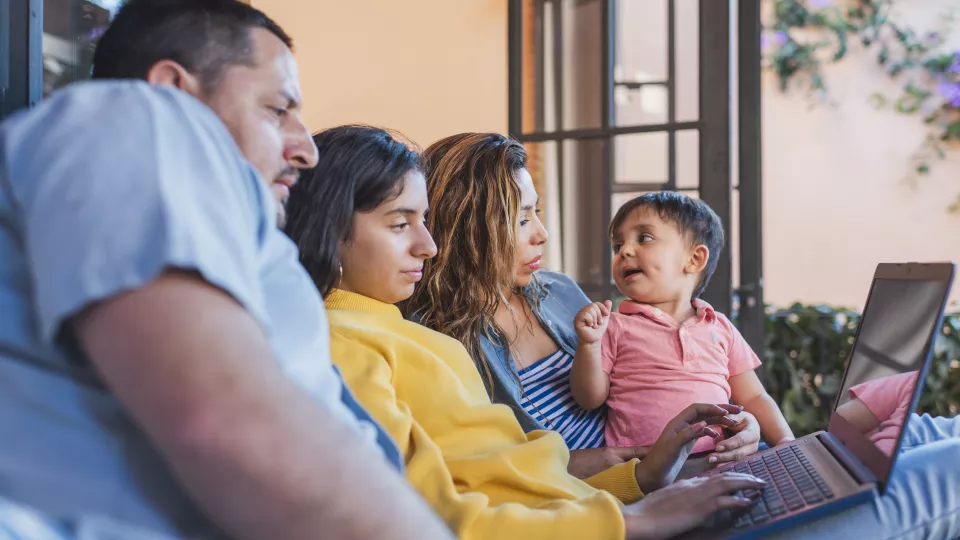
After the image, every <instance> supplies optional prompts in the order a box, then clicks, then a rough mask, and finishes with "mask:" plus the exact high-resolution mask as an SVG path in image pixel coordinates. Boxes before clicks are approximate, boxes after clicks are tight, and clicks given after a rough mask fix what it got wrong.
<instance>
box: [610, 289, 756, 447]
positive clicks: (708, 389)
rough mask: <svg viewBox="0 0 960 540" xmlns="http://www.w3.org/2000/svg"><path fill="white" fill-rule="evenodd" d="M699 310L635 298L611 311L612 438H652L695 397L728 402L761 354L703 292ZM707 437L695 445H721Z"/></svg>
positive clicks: (646, 442)
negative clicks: (679, 315)
mask: <svg viewBox="0 0 960 540" xmlns="http://www.w3.org/2000/svg"><path fill="white" fill-rule="evenodd" d="M693 306H694V308H695V309H696V310H697V313H696V315H695V316H693V317H691V318H690V319H688V320H687V321H686V322H684V323H683V324H678V323H677V321H675V320H674V319H673V317H671V316H670V315H667V314H666V313H663V312H662V311H660V310H659V309H656V308H653V307H650V306H648V305H645V304H639V303H636V302H632V301H624V302H622V303H621V304H620V309H619V313H612V314H611V315H610V323H609V325H608V326H607V332H606V334H604V336H603V341H602V345H601V346H602V353H601V356H602V358H603V370H604V371H605V372H607V374H608V375H609V376H610V396H609V397H608V398H607V406H608V408H609V412H608V414H607V428H606V438H607V446H651V445H653V443H654V442H655V441H656V440H657V437H659V436H660V433H661V432H662V431H663V428H664V427H666V425H667V422H669V421H670V420H672V419H673V418H675V417H676V416H677V415H678V414H680V411H682V410H683V409H685V408H686V407H688V406H690V405H691V404H693V403H728V402H729V401H730V384H729V382H728V379H729V378H730V377H733V376H735V375H739V374H741V373H745V372H747V371H752V370H754V369H757V367H759V366H760V359H759V358H757V355H756V354H754V352H753V350H752V349H751V348H750V346H749V345H747V342H746V341H745V340H744V339H743V336H741V335H740V332H739V331H738V330H737V329H736V327H734V326H733V324H732V323H731V322H730V320H729V319H727V318H726V317H725V316H724V315H723V314H722V313H717V312H715V311H714V310H713V308H712V307H710V305H709V304H707V303H706V302H703V301H702V300H695V301H694V304H693ZM714 446H715V441H714V440H713V439H711V438H710V437H703V438H701V439H700V440H699V441H697V443H696V446H694V448H693V452H704V451H708V450H713V448H714Z"/></svg>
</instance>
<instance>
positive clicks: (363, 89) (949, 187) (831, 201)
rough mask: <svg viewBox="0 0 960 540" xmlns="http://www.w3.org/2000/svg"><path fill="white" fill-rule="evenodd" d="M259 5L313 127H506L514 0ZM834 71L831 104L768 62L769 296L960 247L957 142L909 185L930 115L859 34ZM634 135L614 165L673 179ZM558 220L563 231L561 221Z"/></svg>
mask: <svg viewBox="0 0 960 540" xmlns="http://www.w3.org/2000/svg"><path fill="white" fill-rule="evenodd" d="M638 1H639V0H638ZM953 1H954V0H898V2H897V4H896V5H897V6H898V9H899V10H900V12H901V13H902V14H903V15H902V16H903V17H904V20H909V21H910V22H911V24H912V25H913V26H914V27H915V28H918V29H923V28H924V27H927V26H931V25H933V24H935V22H936V18H937V16H938V15H939V14H940V13H943V11H944V10H945V9H946V8H947V7H948V6H950V5H951V2H953ZM639 3H640V4H643V5H646V6H649V9H650V11H644V10H641V9H630V10H625V12H624V17H625V18H626V17H628V16H635V17H637V21H634V22H633V23H631V21H629V20H623V21H622V23H621V30H622V32H623V34H624V36H626V38H625V46H626V47H629V48H631V50H630V51H627V52H625V54H623V57H624V58H625V63H626V64H628V65H625V66H624V68H625V73H623V75H624V76H625V77H626V78H632V77H633V76H634V75H635V74H637V72H641V71H642V72H645V75H647V76H656V75H659V74H660V73H659V71H662V67H663V66H662V65H661V64H663V61H664V54H665V39H663V38H664V36H656V35H655V34H656V28H659V26H656V25H653V24H651V23H650V20H653V19H656V20H661V19H664V14H663V13H660V11H662V10H659V11H658V9H659V8H657V7H656V6H659V5H660V4H661V2H659V0H643V1H641V2H639ZM253 4H254V5H255V6H257V7H259V8H261V9H264V10H265V11H266V12H267V13H268V14H270V15H271V16H273V17H274V18H276V19H277V21H278V22H280V24H282V25H283V26H284V27H285V28H286V29H287V30H288V31H289V32H290V33H291V34H292V35H293V37H294V38H295V39H296V41H297V56H298V59H299V61H300V65H301V71H302V73H301V76H302V79H303V87H304V92H305V96H306V101H307V109H306V118H307V122H308V125H309V126H310V128H311V129H320V128H322V127H326V126H332V125H337V124H340V123H344V122H368V123H373V124H378V125H383V126H388V127H392V128H396V129H399V130H401V131H402V132H404V133H405V134H406V135H407V136H409V137H411V138H413V139H414V140H416V141H417V142H419V143H420V144H422V145H426V144H429V143H430V142H433V141H434V140H436V139H438V138H440V137H442V136H445V135H448V134H451V133H454V132H459V131H467V130H490V131H501V132H503V131H505V130H506V122H507V101H506V88H507V80H506V0H473V1H469V2H465V1H443V0H407V1H405V2H395V1H388V0H381V1H372V0H353V1H350V2H341V1H336V2H335V1H332V0H320V1H314V2H310V3H308V2H304V1H302V0H253ZM677 5H678V28H677V30H678V36H679V37H680V43H678V52H679V53H680V55H681V56H682V58H680V59H679V61H678V77H679V79H680V91H681V94H683V95H682V96H681V103H680V109H681V114H682V115H683V116H685V117H686V116H694V115H695V114H696V108H695V107H696V102H695V97H692V96H695V95H696V73H697V65H696V56H695V55H696V30H695V28H696V27H695V21H696V2H695V1H693V0H678V4H677ZM638 7H640V6H639V5H638ZM631 14H633V15H631ZM645 21H646V22H645ZM631 28H633V29H634V31H630V29H631ZM636 29H642V30H643V31H642V32H639V31H636ZM955 33H958V32H955ZM955 37H957V38H960V35H957V36H955ZM957 44H958V45H960V39H958V43H957ZM827 80H828V82H829V83H830V85H831V88H832V91H833V97H834V98H835V100H836V106H834V107H823V106H820V107H811V106H810V105H809V102H808V101H807V100H805V99H804V98H803V97H802V96H800V95H784V94H782V93H781V92H780V91H779V89H778V88H777V85H776V81H775V80H774V78H773V76H772V75H770V74H767V75H766V76H765V79H764V99H763V114H764V141H763V144H764V156H763V158H764V178H763V180H764V203H763V204H764V208H763V211H764V266H765V276H766V298H767V300H768V301H770V302H773V303H775V304H778V305H786V304H789V303H791V302H794V301H803V302H825V303H829V304H834V305H843V306H851V307H860V305H861V304H862V302H863V299H864V298H865V296H866V293H867V288H868V286H869V283H870V276H871V275H872V271H873V268H874V267H875V265H876V264H877V263H878V262H881V261H912V260H945V259H954V260H960V216H958V215H951V214H948V213H947V212H946V207H947V205H948V204H949V203H950V202H951V201H952V200H953V198H954V197H955V196H956V195H957V194H958V193H960V182H958V181H957V179H960V151H958V152H957V153H955V154H954V155H953V156H952V158H951V161H950V162H946V163H936V164H935V167H934V173H933V175H932V176H931V177H929V178H925V179H922V180H921V182H920V183H918V184H916V185H911V184H909V183H908V182H906V181H905V177H906V175H907V173H908V172H909V166H910V155H911V153H912V152H913V150H914V149H915V148H916V146H917V145H918V144H919V143H920V142H921V140H922V138H923V137H924V134H925V132H924V129H923V126H922V125H921V123H920V122H919V121H918V119H917V118H915V117H909V116H898V115H896V114H894V113H892V112H877V111H875V110H873V109H872V108H871V106H870V105H869V104H868V102H867V96H869V95H870V94H871V93H872V92H875V91H878V90H881V91H886V92H888V93H893V92H894V91H895V90H896V89H897V88H898V86H897V85H896V84H894V83H891V82H890V81H889V80H888V79H887V78H886V77H885V76H883V75H882V73H881V72H880V71H879V70H878V68H877V67H876V65H875V63H874V61H873V56H872V54H865V53H863V52H862V51H857V49H856V45H854V52H853V53H852V54H851V56H850V57H849V58H847V59H846V60H844V61H843V62H842V63H841V64H839V65H837V66H832V67H830V68H828V70H827ZM644 101H645V102H646V104H644V103H643V102H644ZM686 103H690V105H686ZM661 108H662V96H659V95H656V94H655V93H654V94H650V95H647V96H645V97H635V98H634V99H633V100H632V101H631V102H630V103H629V104H624V105H623V109H622V113H621V114H622V115H623V116H622V118H621V121H631V122H643V121H648V122H649V121H662V120H660V119H659V118H658V117H659V116H660V115H662V111H661ZM632 139H633V140H630V138H627V139H626V141H628V142H626V143H625V144H624V146H623V147H621V154H620V157H619V158H618V164H617V168H618V176H622V177H624V179H627V178H629V179H631V180H636V179H650V180H653V179H659V178H662V177H663V175H664V172H665V169H666V166H665V162H664V161H663V156H660V154H661V153H662V152H663V148H664V145H663V141H662V140H659V139H657V137H656V136H637V137H633V138H632ZM678 146H679V148H678V153H679V158H680V160H681V163H680V164H679V165H678V169H680V171H679V172H680V173H681V175H680V176H681V181H682V182H683V183H686V182H688V181H693V180H695V174H696V172H695V171H696V139H695V138H694V139H689V140H687V139H684V140H681V141H679V145H678ZM958 150H960V149H958ZM691 175H692V176H691ZM548 191H549V190H548ZM546 200H547V201H548V202H549V200H551V199H550V196H549V193H548V194H547V197H546ZM547 215H548V217H549V216H550V215H551V212H550V211H549V208H548V212H547ZM551 226H552V228H553V230H552V231H551V232H552V233H554V236H553V237H552V240H551V242H552V243H555V244H556V243H558V242H559V241H560V239H559V238H558V235H557V234H556V232H557V230H556V229H558V227H557V225H556V223H555V220H553V221H551ZM732 233H733V234H734V235H735V234H736V231H732ZM735 276H736V268H735ZM958 289H960V287H958ZM958 297H960V290H958V291H957V292H956V293H955V294H954V298H958Z"/></svg>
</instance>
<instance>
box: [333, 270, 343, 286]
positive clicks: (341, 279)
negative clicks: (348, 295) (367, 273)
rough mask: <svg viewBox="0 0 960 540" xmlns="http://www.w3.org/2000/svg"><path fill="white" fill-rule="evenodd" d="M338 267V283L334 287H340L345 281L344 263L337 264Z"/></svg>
mask: <svg viewBox="0 0 960 540" xmlns="http://www.w3.org/2000/svg"><path fill="white" fill-rule="evenodd" d="M337 269H338V270H339V273H338V274H337V284H336V285H334V288H336V289H339V288H340V284H341V283H343V265H342V264H337Z"/></svg>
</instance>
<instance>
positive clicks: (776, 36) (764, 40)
mask: <svg viewBox="0 0 960 540" xmlns="http://www.w3.org/2000/svg"><path fill="white" fill-rule="evenodd" d="M786 42H787V33H786V32H774V33H773V34H772V35H771V34H770V32H764V33H763V34H761V35H760V48H762V49H769V48H770V47H781V46H783V44H784V43H786Z"/></svg>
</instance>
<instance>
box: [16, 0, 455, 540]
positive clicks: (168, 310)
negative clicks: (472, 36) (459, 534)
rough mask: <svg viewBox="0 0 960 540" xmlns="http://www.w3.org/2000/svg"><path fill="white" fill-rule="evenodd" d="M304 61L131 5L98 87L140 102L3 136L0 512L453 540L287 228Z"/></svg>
mask: <svg viewBox="0 0 960 540" xmlns="http://www.w3.org/2000/svg"><path fill="white" fill-rule="evenodd" d="M290 45H291V42H290V38H289V37H288V36H287V35H286V34H285V33H284V32H283V30H282V29H280V28H279V26H277V25H276V24H275V23H274V22H273V21H271V20H270V19H268V18H267V17H266V16H264V15H263V14H262V13H260V12H259V11H257V10H255V9H253V8H251V7H249V6H247V5H244V4H241V3H239V2H236V1H235V0H167V1H156V0H131V1H129V2H128V3H127V4H126V5H125V7H124V8H123V9H122V10H121V11H120V13H119V14H118V16H117V18H116V19H115V21H114V22H113V24H112V25H111V27H110V28H109V29H108V31H107V32H106V34H105V35H104V36H103V38H102V40H101V42H100V44H99V46H98V49H97V52H96V55H95V60H94V64H95V67H94V74H95V77H96V78H101V79H141V80H142V81H145V82H141V81H102V82H91V83H81V84H79V85H75V86H74V87H72V88H69V89H66V90H63V91H61V92H59V93H58V94H56V95H55V96H53V97H51V98H50V99H49V100H48V101H47V102H45V103H43V104H41V105H40V106H38V107H37V108H36V109H34V110H32V111H29V112H26V113H21V114H19V115H16V116H14V117H13V118H11V119H10V120H9V121H8V122H6V123H5V124H4V125H3V127H2V128H0V411H2V414H0V440H2V441H3V443H2V444H0V496H3V497H6V498H7V499H9V500H13V501H16V502H17V503H18V504H23V505H26V506H28V507H32V508H34V509H37V510H39V511H40V512H43V513H45V514H46V515H48V516H55V517H57V518H63V519H64V520H65V522H69V523H70V524H71V527H73V530H74V532H75V533H76V534H77V535H78V536H84V537H85V538H91V537H93V538H103V537H105V536H97V531H101V532H103V533H104V535H108V534H109V535H113V536H111V538H114V537H117V538H119V537H123V538H147V537H150V538H153V536H152V535H148V536H142V537H138V536H136V535H135V534H133V533H132V532H130V531H131V529H127V528H123V529H122V530H121V529H120V527H133V528H139V529H146V530H151V531H156V532H157V533H160V534H166V535H177V536H186V537H191V538H199V537H203V538H207V537H219V536H230V537H234V538H284V539H297V538H317V537H320V536H323V537H329V538H370V537H375V536H381V535H382V534H383V532H384V531H385V530H389V531H390V535H391V537H398V538H445V537H447V536H448V534H449V533H448V532H447V531H446V530H445V529H444V527H443V525H442V524H441V523H440V521H439V520H437V519H436V518H435V517H434V516H433V514H432V513H431V512H430V511H429V510H428V509H427V508H426V506H425V505H424V504H423V503H422V501H421V500H420V499H419V498H418V497H417V496H416V495H415V494H414V493H413V491H412V490H410V489H409V488H408V487H407V486H406V485H405V484H404V483H403V482H402V480H401V477H400V476H399V475H398V474H397V472H396V469H395V468H392V467H391V466H390V465H389V463H388V460H392V461H394V462H395V463H398V462H399V461H400V460H399V456H398V455H397V453H396V448H395V447H394V446H393V445H392V443H390V441H389V440H388V439H387V438H386V437H385V436H383V434H382V433H379V436H378V430H377V428H376V426H375V425H373V424H372V423H371V422H370V421H369V420H367V419H368V418H369V417H367V416H366V415H365V413H363V412H362V411H361V410H360V409H359V407H353V408H352V409H351V407H348V406H345V405H344V404H347V405H350V404H352V399H351V397H350V396H349V394H348V393H346V392H345V391H344V389H343V387H342V383H341V382H340V379H339V377H338V376H337V374H336V373H335V372H334V371H333V368H332V367H331V364H330V358H329V344H328V329H327V321H326V317H325V313H324V311H323V304H322V302H321V299H320V297H319V295H318V294H317V292H316V290H315V289H314V287H313V284H312V283H311V282H310V280H309V278H308V277H307V275H306V273H305V272H304V271H303V269H302V267H300V266H299V263H298V262H297V254H296V250H295V248H294V247H293V245H292V244H291V243H290V242H289V241H288V240H287V239H286V237H284V236H283V235H282V233H280V232H279V230H278V229H277V228H276V220H277V214H280V215H281V216H282V207H281V206H278V204H277V201H282V199H283V198H284V197H285V196H286V195H287V192H288V189H289V187H290V185H292V184H293V183H294V182H295V181H296V179H297V171H298V170H299V169H300V168H304V167H310V166H312V165H313V164H314V162H315V160H316V149H315V147H314V146H313V143H312V141H311V139H310V136H309V133H308V132H307V130H306V128H305V127H304V125H303V123H302V122H301V120H300V102H301V93H300V88H299V83H298V75H297V66H296V63H295V61H294V58H293V55H292V53H291V49H290ZM244 158H246V159H244ZM341 400H342V401H341ZM357 416H359V417H360V418H359V419H358V417H357ZM375 439H376V441H379V443H380V445H379V446H380V449H378V448H377V446H378V445H377V444H376V441H375ZM384 456H386V457H387V458H388V459H384ZM194 501H195V502H194ZM0 503H2V501H0ZM3 508H4V505H3V504H0V510H2V509H3ZM104 517H108V518H109V519H107V520H104V519H103V518H104ZM2 519H3V514H2V512H0V520H2ZM115 523H122V524H123V525H111V524H115ZM2 524H3V523H2V521H0V526H2ZM0 528H2V527H0ZM58 530H59V529H58Z"/></svg>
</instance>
